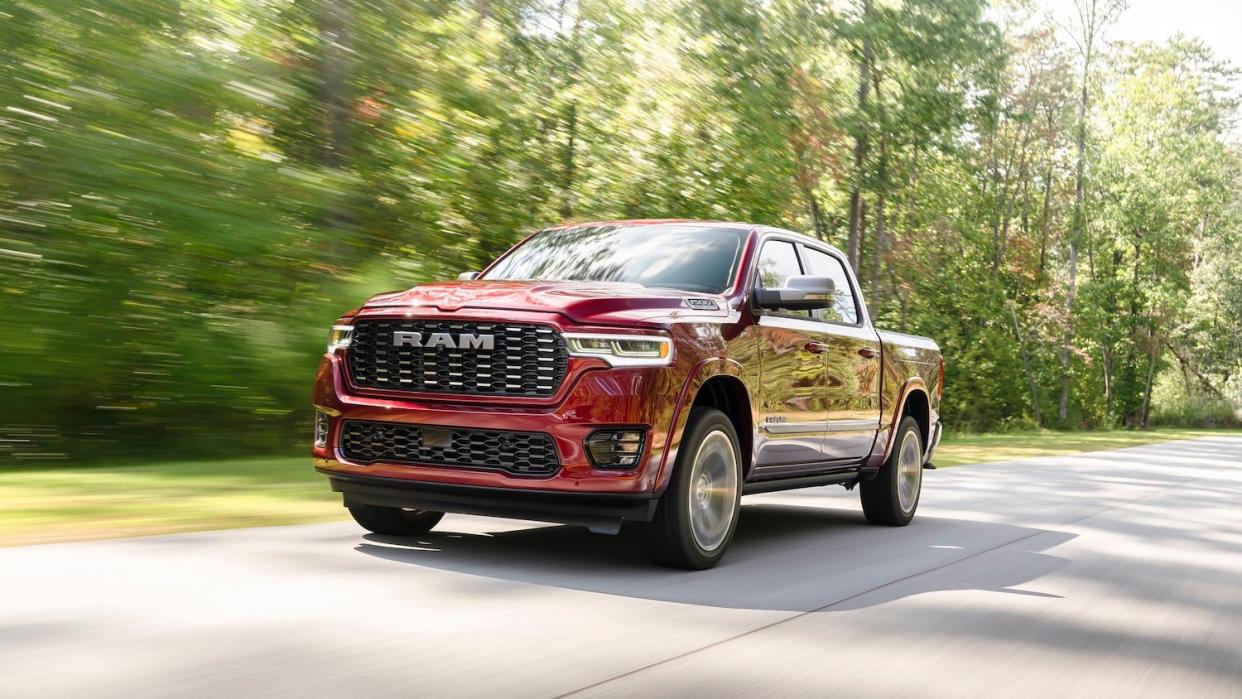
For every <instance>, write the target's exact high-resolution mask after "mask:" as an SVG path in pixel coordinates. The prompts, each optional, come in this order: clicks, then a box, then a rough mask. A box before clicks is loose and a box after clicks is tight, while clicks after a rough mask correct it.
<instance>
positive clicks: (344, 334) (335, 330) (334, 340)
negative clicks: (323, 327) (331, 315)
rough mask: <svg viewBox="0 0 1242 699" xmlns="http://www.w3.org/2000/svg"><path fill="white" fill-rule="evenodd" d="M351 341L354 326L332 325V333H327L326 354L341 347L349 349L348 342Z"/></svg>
mask: <svg viewBox="0 0 1242 699" xmlns="http://www.w3.org/2000/svg"><path fill="white" fill-rule="evenodd" d="M353 339H354V326H352V325H333V326H332V331H331V332H329V333H328V354H331V353H333V352H335V351H337V350H338V349H341V348H343V347H349V342H350V340H353Z"/></svg>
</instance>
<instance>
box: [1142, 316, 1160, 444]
mask: <svg viewBox="0 0 1242 699" xmlns="http://www.w3.org/2000/svg"><path fill="white" fill-rule="evenodd" d="M1147 341H1148V342H1149V343H1150V344H1151V351H1150V354H1149V356H1148V362H1147V386H1146V387H1145V388H1144V389H1143V416H1142V420H1141V422H1140V425H1141V427H1142V428H1143V429H1147V422H1148V419H1149V418H1150V417H1151V382H1152V378H1153V377H1154V376H1155V374H1156V360H1157V359H1159V358H1160V351H1159V347H1160V343H1159V342H1157V341H1156V321H1155V319H1152V321H1151V325H1149V326H1148V328H1147Z"/></svg>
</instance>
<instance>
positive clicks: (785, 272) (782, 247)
mask: <svg viewBox="0 0 1242 699" xmlns="http://www.w3.org/2000/svg"><path fill="white" fill-rule="evenodd" d="M799 274H802V266H801V265H800V264H798V251H797V249H796V248H795V247H794V244H793V243H790V242H788V241H785V240H769V241H768V242H766V243H764V244H763V250H762V251H761V252H760V253H759V270H758V277H759V278H758V280H757V281H758V285H759V287H761V288H763V289H778V288H780V287H782V286H785V281H786V280H788V279H789V278H790V277H795V276H797V275H799ZM769 312H770V313H776V314H778V315H788V316H797V317H800V318H806V317H807V316H808V315H810V311H786V310H782V311H769Z"/></svg>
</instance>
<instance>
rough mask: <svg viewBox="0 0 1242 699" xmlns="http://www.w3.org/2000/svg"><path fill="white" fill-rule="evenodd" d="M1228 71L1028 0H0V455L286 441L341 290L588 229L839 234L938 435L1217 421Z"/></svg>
mask: <svg viewBox="0 0 1242 699" xmlns="http://www.w3.org/2000/svg"><path fill="white" fill-rule="evenodd" d="M1080 2H1082V3H1093V2H1094V0H1080ZM1233 79H1234V73H1233V70H1232V68H1230V67H1228V66H1225V65H1223V64H1221V63H1219V62H1218V61H1217V60H1216V59H1214V58H1213V57H1212V56H1211V55H1210V53H1209V52H1208V51H1207V50H1206V49H1205V48H1204V47H1203V46H1202V45H1201V44H1199V43H1197V42H1194V41H1190V40H1185V39H1177V40H1174V41H1172V42H1169V43H1168V44H1165V45H1159V46H1156V45H1141V46H1126V45H1120V46H1110V47H1107V51H1106V52H1105V53H1104V54H1103V58H1102V59H1101V58H1099V57H1097V59H1096V61H1095V62H1094V63H1090V64H1085V65H1084V62H1083V61H1082V57H1081V56H1080V55H1079V53H1078V52H1077V50H1076V44H1075V43H1074V42H1073V41H1071V40H1070V39H1069V37H1067V36H1064V35H1063V33H1058V32H1057V31H1055V25H1054V24H1053V22H1052V21H1051V20H1050V19H1048V18H1045V17H1041V16H1038V15H1037V14H1036V13H1035V12H1034V11H1033V10H1031V9H1030V8H1029V7H1028V6H1026V5H1025V4H1024V3H1023V2H1005V3H1002V4H1001V5H1000V6H999V7H989V6H988V3H987V2H985V0H874V1H873V0H850V1H848V2H827V1H819V0H665V1H657V0H646V1H643V0H368V1H367V2H361V1H360V0H248V1H245V2H240V1H237V0H126V1H125V2H120V1H119V0H86V1H83V2H63V1H60V0H8V2H6V3H4V4H3V5H0V275H3V283H2V284H0V300H2V303H3V306H2V310H3V313H0V323H3V326H2V327H0V330H2V331H3V339H0V458H4V460H5V462H6V463H12V462H13V461H15V460H59V459H74V460H82V459H99V458H107V457H111V456H117V455H124V454H144V455H148V456H157V455H160V454H183V455H184V454H195V455H210V454H228V453H250V452H256V451H280V450H285V449H290V448H296V447H297V445H299V444H301V443H303V442H304V441H305V439H306V436H307V434H308V426H307V422H308V418H309V410H308V394H309V387H310V381H311V377H312V375H313V372H314V369H315V366H316V363H317V361H318V356H319V353H320V351H321V349H322V344H323V340H324V336H325V331H326V328H327V326H328V325H329V324H330V323H331V322H332V320H333V319H334V318H335V317H336V316H337V314H339V313H340V312H341V311H343V310H344V309H346V308H348V307H349V306H350V305H355V304H357V303H358V302H359V301H361V300H362V299H363V298H365V297H367V296H369V295H370V294H372V293H375V292H378V291H382V290H386V289H392V288H398V287H401V286H406V285H409V284H412V283H416V282H419V281H424V280H430V279H437V278H445V277H448V276H451V275H452V274H455V273H456V272H458V271H461V270H464V269H477V268H478V267H480V266H481V265H482V264H484V263H485V262H486V261H487V260H489V259H491V258H492V257H494V256H495V255H497V254H498V253H500V252H502V251H503V250H504V249H506V248H507V247H508V246H509V245H510V244H512V243H513V242H514V241H515V240H516V239H518V238H519V237H520V236H522V235H524V234H526V233H528V232H529V231H530V230H532V229H534V228H537V227H539V226H541V225H545V224H548V223H554V222H558V221H561V220H587V219H603V218H614V217H665V216H675V217H701V218H720V219H735V220H750V221H755V222H759V223H766V224H775V225H784V226H788V227H792V228H795V229H799V230H804V231H807V232H810V233H812V234H814V235H817V236H819V237H821V238H823V239H825V240H828V241H831V242H833V243H835V244H837V245H839V246H841V247H842V248H843V249H849V250H850V251H851V252H852V255H853V257H854V260H855V262H856V266H857V268H858V272H859V276H860V277H861V278H862V280H863V282H864V287H865V289H864V290H865V291H866V292H867V294H868V298H869V301H870V303H871V305H872V307H873V308H872V310H873V314H874V315H876V316H877V318H878V319H879V320H880V322H881V324H884V325H887V326H890V327H894V328H896V329H901V330H905V331H908V332H916V333H921V334H927V335H931V336H933V337H935V338H937V339H938V340H939V341H940V342H941V344H942V345H943V347H944V350H945V354H946V356H947V357H948V362H949V370H948V377H947V385H946V402H945V405H944V412H945V414H946V419H947V420H948V421H949V422H950V423H951V424H954V425H960V426H966V427H969V428H972V429H989V428H998V427H1010V428H1014V427H1022V426H1028V425H1048V424H1056V425H1059V426H1063V427H1075V426H1096V425H1116V424H1125V425H1130V426H1138V425H1145V424H1146V422H1147V419H1148V415H1149V413H1150V412H1151V402H1152V400H1151V396H1152V390H1151V387H1152V385H1153V383H1156V381H1155V379H1161V380H1164V379H1165V377H1168V376H1172V377H1174V378H1175V379H1176V381H1173V382H1172V383H1171V384H1170V386H1172V388H1170V389H1169V390H1168V391H1165V392H1163V393H1162V394H1161V395H1160V396H1157V398H1158V399H1159V400H1164V401H1166V402H1167V404H1168V405H1170V406H1172V405H1182V404H1195V403H1196V401H1199V400H1201V399H1206V400H1210V401H1211V402H1212V403H1213V405H1223V406H1225V408H1224V409H1225V410H1227V409H1229V407H1230V406H1232V407H1233V408H1235V409H1236V407H1237V406H1238V405H1239V403H1242V379H1239V375H1242V348H1240V347H1239V339H1238V338H1239V336H1242V253H1240V252H1239V249H1238V245H1237V241H1238V237H1239V235H1240V232H1239V218H1240V216H1242V196H1240V187H1239V184H1240V182H1242V172H1240V168H1239V165H1240V164H1242V160H1240V159H1239V153H1238V149H1237V146H1236V144H1235V143H1234V142H1233V141H1232V140H1231V134H1232V133H1234V132H1233V119H1234V118H1235V116H1236V112H1237V104H1236V102H1235V101H1234V99H1233V98H1232V94H1233V93H1232V91H1231V90H1232V87H1231V86H1232V84H1233V83H1232V81H1233ZM1084 80H1085V81H1086V90H1080V88H1081V87H1082V85H1083V81H1084ZM1083 100H1086V102H1085V107H1086V108H1085V109H1080V107H1083V106H1084V103H1083ZM1080 113H1081V114H1082V115H1083V116H1082V118H1081V119H1080V118H1079V116H1078V115H1079V114H1080ZM1079 126H1081V127H1083V129H1084V133H1085V134H1086V138H1085V140H1084V147H1083V149H1082V160H1083V163H1084V172H1085V177H1084V183H1085V186H1084V190H1085V195H1084V200H1083V201H1084V203H1083V206H1082V210H1083V212H1084V216H1085V221H1086V225H1085V226H1084V229H1083V230H1084V232H1083V235H1082V236H1081V239H1080V240H1079V241H1078V245H1080V246H1081V248H1082V250H1083V251H1084V255H1085V265H1084V266H1085V270H1083V271H1080V272H1079V278H1078V279H1077V290H1078V295H1079V299H1078V303H1077V304H1076V305H1074V306H1073V308H1067V305H1066V303H1065V299H1066V289H1067V278H1066V270H1067V248H1068V247H1069V240H1070V237H1069V232H1070V230H1071V227H1072V221H1073V220H1074V211H1075V210H1076V207H1075V204H1074V201H1075V197H1074V189H1075V186H1074V185H1075V176H1074V175H1075V167H1076V162H1075V149H1074V147H1073V146H1074V135H1075V133H1076V130H1077V128H1078V127H1079ZM1067 333H1068V335H1067ZM1066 337H1069V338H1070V341H1069V342H1065V340H1064V338H1066ZM1063 349H1064V350H1066V351H1067V352H1069V354H1068V355H1067V356H1068V357H1070V358H1071V361H1068V363H1067V366H1068V370H1064V369H1063V368H1062V364H1061V363H1060V361H1059V360H1058V356H1059V353H1060V352H1061V351H1062V350H1063ZM1063 380H1064V382H1065V383H1064V385H1065V386H1066V387H1067V390H1068V391H1070V393H1069V401H1068V404H1067V405H1068V407H1067V412H1066V414H1065V415H1064V416H1063V417H1062V416H1061V415H1059V414H1058V411H1057V406H1056V402H1057V401H1056V393H1057V391H1058V389H1059V387H1060V386H1061V385H1062V381H1063ZM1166 383H1168V381H1166ZM1166 394H1167V395H1166ZM1157 412H1158V413H1159V414H1160V415H1162V416H1166V415H1172V414H1174V413H1173V412H1170V411H1163V410H1160V411H1157ZM1161 419H1162V421H1163V420H1164V419H1165V418H1164V417H1162V418H1161ZM6 455H7V456H6Z"/></svg>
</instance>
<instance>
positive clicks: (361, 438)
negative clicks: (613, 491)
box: [341, 420, 561, 476]
mask: <svg viewBox="0 0 1242 699" xmlns="http://www.w3.org/2000/svg"><path fill="white" fill-rule="evenodd" d="M341 452H342V454H344V456H345V458H347V459H349V460H350V461H355V462H358V463H374V462H377V461H383V462H385V463H398V464H418V465H426V466H448V467H455V468H471V469H484V470H489V471H503V472H505V473H508V474H511V475H514V476H550V475H552V474H553V473H556V471H557V469H559V468H560V467H561V461H560V458H559V457H558V456H557V453H556V446H555V445H554V444H553V443H552V438H551V437H550V436H548V435H546V434H544V433H542V432H503V431H500V430H465V429H456V428H435V427H426V426H423V425H406V424H402V423H398V422H372V421H369V420H346V421H344V422H343V423H342V424H341Z"/></svg>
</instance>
